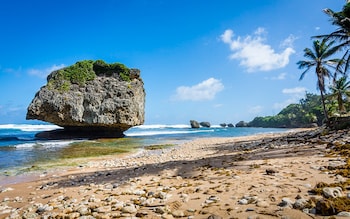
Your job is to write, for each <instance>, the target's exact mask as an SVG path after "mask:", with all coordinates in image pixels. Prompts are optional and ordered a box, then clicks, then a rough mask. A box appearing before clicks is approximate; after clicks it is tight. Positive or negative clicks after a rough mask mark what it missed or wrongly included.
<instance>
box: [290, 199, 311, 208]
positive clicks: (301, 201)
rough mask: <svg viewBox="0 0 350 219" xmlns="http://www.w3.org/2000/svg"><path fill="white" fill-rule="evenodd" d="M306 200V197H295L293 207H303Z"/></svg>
mask: <svg viewBox="0 0 350 219" xmlns="http://www.w3.org/2000/svg"><path fill="white" fill-rule="evenodd" d="M307 203H308V202H307V200H306V199H303V198H300V199H297V200H296V201H295V202H294V204H293V207H294V208H295V209H300V210H301V209H303V208H305V205H306V204H307Z"/></svg>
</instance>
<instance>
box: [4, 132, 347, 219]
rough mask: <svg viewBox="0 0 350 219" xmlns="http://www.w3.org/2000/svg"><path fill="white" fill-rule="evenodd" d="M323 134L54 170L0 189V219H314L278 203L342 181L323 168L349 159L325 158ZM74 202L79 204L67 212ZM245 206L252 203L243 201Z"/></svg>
mask: <svg viewBox="0 0 350 219" xmlns="http://www.w3.org/2000/svg"><path fill="white" fill-rule="evenodd" d="M316 132H317V130H316V129H303V130H300V129H298V130H292V131H291V132H284V133H272V134H266V133H265V134H257V135H252V136H242V137H228V138H226V137H225V138H224V137H221V138H199V139H195V140H192V141H189V142H185V143H183V144H181V145H178V146H175V147H171V148H166V149H160V150H157V151H147V150H143V151H141V152H139V153H137V154H128V155H121V156H118V157H113V156H108V158H107V157H102V158H101V157H100V158H98V159H90V158H89V162H86V163H84V164H81V165H79V166H78V167H71V168H63V169H62V170H59V171H56V172H55V171H53V172H51V171H48V172H47V174H45V175H42V176H41V177H39V178H38V179H36V180H35V181H25V182H20V183H15V184H10V185H6V186H2V187H1V186H0V218H1V217H2V216H7V215H10V214H16V213H17V214H19V215H21V214H25V213H29V212H30V211H29V210H28V209H36V210H35V212H34V213H35V214H38V213H40V214H38V215H51V216H52V215H56V216H58V215H59V214H65V215H70V216H73V215H78V214H79V215H85V213H86V215H95V216H97V215H109V216H111V217H112V216H118V217H120V216H137V215H138V216H140V215H143V218H153V217H160V218H172V217H182V216H183V217H192V218H208V217H209V216H210V215H214V214H215V215H219V216H220V217H221V218H230V217H231V216H232V218H235V217H233V216H234V215H237V216H238V217H237V218H242V217H243V218H244V217H245V218H247V217H248V216H252V215H258V216H259V215H260V217H259V218H279V217H280V216H281V215H294V216H296V218H312V217H310V216H308V214H306V213H303V212H302V211H301V210H296V209H293V208H281V207H280V206H279V203H280V202H281V201H282V199H283V198H284V197H287V198H289V199H291V200H293V199H295V197H296V196H297V195H299V196H303V197H305V198H306V197H309V196H310V195H309V194H308V190H310V189H311V188H312V187H314V186H315V185H316V183H318V182H320V181H322V182H325V183H331V182H334V181H336V180H337V178H336V177H334V176H333V175H332V174H331V173H325V171H321V170H320V168H321V167H324V166H327V165H328V163H330V162H334V163H337V162H339V163H341V162H342V159H341V158H340V157H335V158H334V157H327V156H325V153H326V151H327V149H326V144H325V143H323V144H320V143H318V140H317V139H313V137H314V136H313V134H315V133H316ZM268 170H273V171H274V174H271V175H270V174H268V173H267V171H268ZM62 196H63V197H62ZM45 197H47V198H45ZM4 199H5V201H4ZM61 199H62V200H61ZM64 199H67V200H64ZM93 199H97V200H98V201H99V204H98V205H99V206H95V207H93V206H91V205H96V204H97V202H96V200H95V201H94V200H93ZM106 199H108V200H110V199H113V201H112V202H109V201H106ZM69 200H71V201H72V200H78V202H77V203H75V204H74V202H72V203H70V206H73V207H69V210H67V206H66V205H65V204H67V202H68V201H69ZM89 200H90V201H89ZM243 200H246V201H247V203H246V204H242V203H240V202H244V201H243ZM33 202H34V203H36V205H35V206H36V207H33ZM79 202H81V203H86V205H84V206H85V208H87V211H86V212H79V206H80V207H83V206H81V204H79ZM118 203H119V205H117V204H118ZM116 205H117V206H116ZM118 206H119V207H118ZM40 207H42V208H44V209H42V211H41V210H38V209H39V208H40ZM2 209H3V210H2ZM40 209H41V208H40ZM127 209H129V210H127ZM63 212H65V213H63ZM276 212H278V213H276ZM31 213H33V212H31ZM230 215H231V216H230ZM268 215H269V216H268ZM61 216H63V215H61ZM315 217H317V216H315ZM315 217H314V218H315ZM72 218H73V217H72ZM292 218H294V217H292Z"/></svg>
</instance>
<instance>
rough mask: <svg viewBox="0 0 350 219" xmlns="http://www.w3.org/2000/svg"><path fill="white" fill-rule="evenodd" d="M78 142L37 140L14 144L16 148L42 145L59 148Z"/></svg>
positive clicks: (43, 146)
mask: <svg viewBox="0 0 350 219" xmlns="http://www.w3.org/2000/svg"><path fill="white" fill-rule="evenodd" d="M74 142H78V141H38V142H32V143H24V144H18V145H15V146H14V147H16V148H17V149H30V148H33V147H42V148H55V147H57V148H60V147H66V146H68V145H69V144H71V143H74Z"/></svg>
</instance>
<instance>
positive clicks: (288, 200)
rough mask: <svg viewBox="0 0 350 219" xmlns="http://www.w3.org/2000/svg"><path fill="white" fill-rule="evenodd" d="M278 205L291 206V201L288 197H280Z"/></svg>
mask: <svg viewBox="0 0 350 219" xmlns="http://www.w3.org/2000/svg"><path fill="white" fill-rule="evenodd" d="M278 206H280V207H283V208H293V202H292V200H290V199H289V198H282V201H281V203H279V204H278Z"/></svg>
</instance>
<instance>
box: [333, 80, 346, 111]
mask: <svg viewBox="0 0 350 219" xmlns="http://www.w3.org/2000/svg"><path fill="white" fill-rule="evenodd" d="M329 89H330V91H331V94H330V97H332V98H334V99H336V100H337V102H338V111H339V112H340V113H343V112H344V111H345V107H344V99H346V98H348V97H350V81H347V77H346V76H343V77H341V78H339V80H337V81H335V83H334V84H333V85H332V86H330V88H329Z"/></svg>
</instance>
